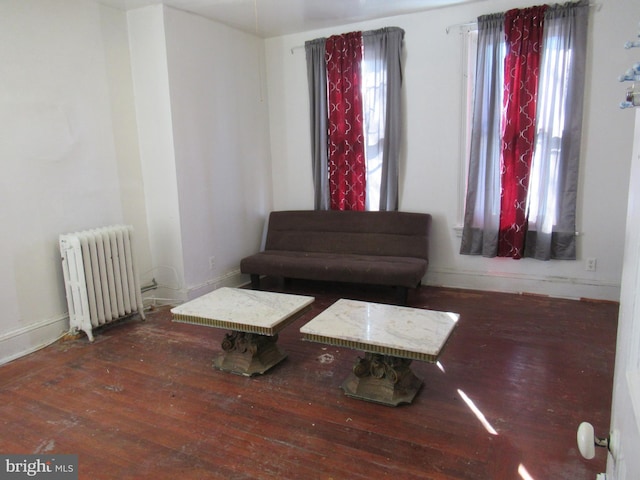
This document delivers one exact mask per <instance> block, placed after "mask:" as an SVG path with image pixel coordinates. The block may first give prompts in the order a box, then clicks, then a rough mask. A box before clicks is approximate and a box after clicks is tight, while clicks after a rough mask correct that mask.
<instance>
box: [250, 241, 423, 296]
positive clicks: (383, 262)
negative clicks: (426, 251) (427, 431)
mask: <svg viewBox="0 0 640 480" xmlns="http://www.w3.org/2000/svg"><path fill="white" fill-rule="evenodd" d="M427 266H428V261H427V260H425V259H422V258H415V257H399V256H387V255H359V254H353V253H339V254H338V253H323V252H294V251H274V250H271V251H265V252H261V253H258V254H255V255H252V256H250V257H247V258H244V259H243V260H242V261H241V265H240V268H241V271H243V272H251V273H253V274H258V275H273V276H280V277H287V278H302V279H308V280H323V281H338V282H353V283H364V284H372V285H395V286H402V287H410V288H412V287H415V286H417V285H419V284H420V282H421V280H422V278H423V277H424V275H425V274H426V272H427Z"/></svg>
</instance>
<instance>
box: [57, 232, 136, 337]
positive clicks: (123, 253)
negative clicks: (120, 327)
mask: <svg viewBox="0 0 640 480" xmlns="http://www.w3.org/2000/svg"><path fill="white" fill-rule="evenodd" d="M60 253H61V255H62V270H63V274H64V280H65V288H66V293H67V303H68V306H69V323H70V327H71V330H72V331H77V330H82V331H84V332H85V333H86V334H87V337H89V340H91V341H93V328H95V327H99V326H101V325H104V324H105V323H109V322H112V321H114V320H118V319H120V318H122V317H126V316H129V315H132V314H134V313H138V314H139V315H140V316H141V317H142V318H144V308H143V305H142V292H141V290H140V284H139V280H138V273H137V271H136V264H135V256H134V252H133V227H131V226H126V225H114V226H110V227H103V228H98V229H95V230H86V231H83V232H75V233H70V234H65V235H60Z"/></svg>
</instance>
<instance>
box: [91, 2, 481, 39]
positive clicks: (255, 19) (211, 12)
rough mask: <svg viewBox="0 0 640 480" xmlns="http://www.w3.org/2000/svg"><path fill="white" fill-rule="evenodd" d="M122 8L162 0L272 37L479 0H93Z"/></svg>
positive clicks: (165, 3)
mask: <svg viewBox="0 0 640 480" xmlns="http://www.w3.org/2000/svg"><path fill="white" fill-rule="evenodd" d="M97 1H98V2H100V3H102V4H105V5H110V6H112V7H116V8H119V9H122V10H130V9H134V8H139V7H144V6H148V5H156V4H160V3H162V4H164V5H167V6H170V7H173V8H177V9H179V10H184V11H187V12H191V13H195V14H196V15H200V16H202V17H206V18H209V19H212V20H216V21H218V22H220V23H224V24H226V25H229V26H231V27H234V28H237V29H239V30H243V31H245V32H249V33H252V34H257V35H258V36H260V37H265V38H267V37H276V36H280V35H287V34H290V33H298V32H304V31H308V30H315V29H319V28H325V27H331V26H336V25H344V24H349V23H355V22H360V21H364V20H373V19H376V18H383V17H391V16H394V15H401V14H406V13H412V12H421V11H424V10H432V9H435V8H441V7H445V6H451V5H458V4H462V3H472V2H477V1H481V0H97Z"/></svg>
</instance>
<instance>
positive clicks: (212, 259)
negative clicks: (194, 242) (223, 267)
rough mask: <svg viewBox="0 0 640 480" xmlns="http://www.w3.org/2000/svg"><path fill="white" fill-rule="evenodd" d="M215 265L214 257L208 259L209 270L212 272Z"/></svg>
mask: <svg viewBox="0 0 640 480" xmlns="http://www.w3.org/2000/svg"><path fill="white" fill-rule="evenodd" d="M215 264H216V257H209V269H210V270H213V267H214V265H215Z"/></svg>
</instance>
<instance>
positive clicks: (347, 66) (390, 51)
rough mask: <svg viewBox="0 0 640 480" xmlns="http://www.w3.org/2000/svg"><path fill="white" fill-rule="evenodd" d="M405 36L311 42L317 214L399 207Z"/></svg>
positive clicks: (396, 32)
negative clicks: (333, 210)
mask: <svg viewBox="0 0 640 480" xmlns="http://www.w3.org/2000/svg"><path fill="white" fill-rule="evenodd" d="M403 38H404V31H403V30H402V29H399V28H396V27H390V28H383V29H381V30H375V31H369V32H362V33H361V32H352V33H348V34H343V35H336V36H332V37H329V38H328V39H324V38H321V39H316V40H312V41H310V42H307V43H306V44H305V50H306V53H307V74H308V80H309V98H310V105H311V108H310V111H311V133H312V163H313V175H314V203H315V208H316V209H329V208H331V209H337V210H365V209H366V210H397V208H398V158H399V150H400V123H401V122H400V120H401V119H400V116H401V115H400V106H401V101H400V91H401V84H402V74H401V52H402V41H403ZM352 86H355V87H356V88H355V89H354V88H351V87H352ZM360 109H362V111H361V112H360Z"/></svg>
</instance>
